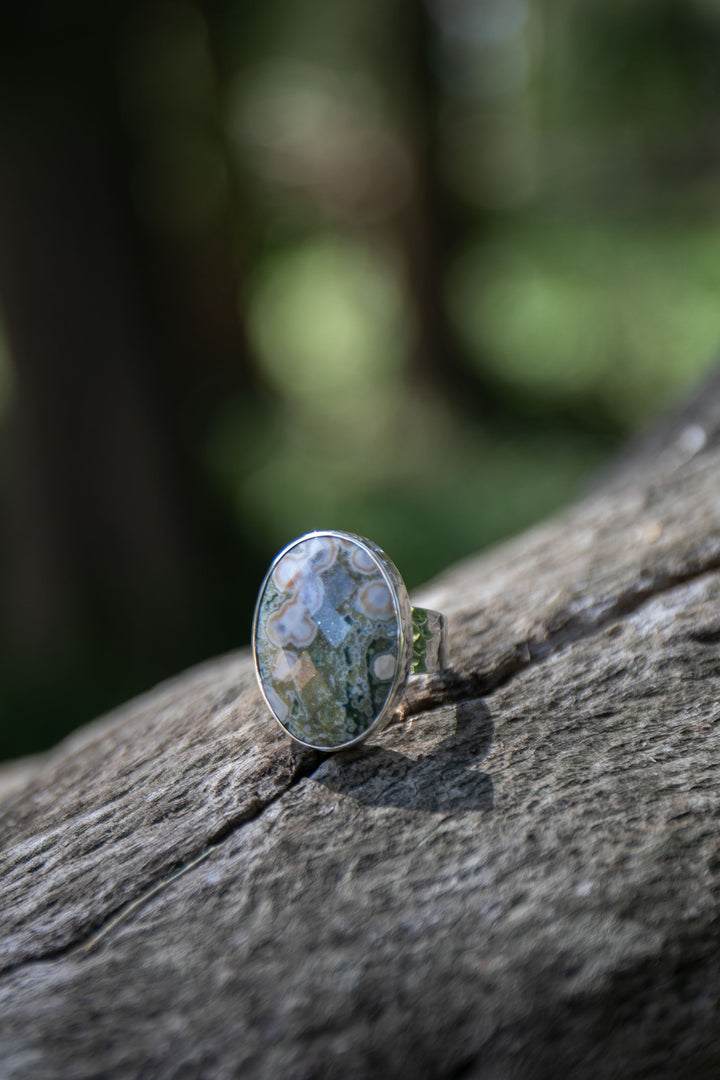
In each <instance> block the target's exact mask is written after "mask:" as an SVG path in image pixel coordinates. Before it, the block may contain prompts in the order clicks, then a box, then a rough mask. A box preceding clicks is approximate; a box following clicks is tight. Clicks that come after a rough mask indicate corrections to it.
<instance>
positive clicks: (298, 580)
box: [253, 531, 412, 750]
mask: <svg viewBox="0 0 720 1080" xmlns="http://www.w3.org/2000/svg"><path fill="white" fill-rule="evenodd" d="M253 651H254V654H255V665H256V669H257V673H258V679H259V682H260V687H261V689H262V692H263V695H264V697H265V700H266V702H267V704H268V706H269V708H270V710H271V711H272V713H273V715H274V716H275V718H276V719H277V720H278V722H279V723H280V724H281V725H282V727H283V728H284V729H285V731H286V732H287V733H288V734H289V735H290V736H292V738H293V739H295V740H296V741H297V742H300V743H302V744H304V745H306V746H311V747H314V748H316V749H320V750H339V749H341V748H342V747H345V746H350V745H352V744H353V743H356V742H360V741H361V740H362V739H364V738H366V737H367V736H368V735H369V734H370V733H371V732H373V731H377V730H380V729H381V728H382V726H383V725H384V723H385V722H386V721H387V719H389V717H390V715H392V712H393V709H394V708H395V706H396V705H397V702H398V699H399V696H400V694H401V692H402V687H403V685H404V683H405V680H406V678H407V676H408V673H409V670H410V665H411V660H412V656H411V653H412V619H411V609H410V601H409V599H408V595H407V590H406V588H405V585H404V583H403V581H402V578H401V577H400V574H399V573H398V571H397V569H396V568H395V566H394V565H393V563H392V562H391V561H390V559H389V558H388V557H387V555H385V553H384V552H383V551H381V549H380V548H378V547H377V545H375V544H373V543H372V542H371V541H369V540H365V539H363V538H362V537H359V536H355V535H353V534H352V533H344V532H334V531H327V532H313V533H308V534H307V535H305V536H301V537H299V539H297V540H294V541H293V543H292V544H290V545H289V546H288V547H286V548H285V549H284V550H283V551H281V552H280V554H279V555H278V556H277V557H276V558H275V560H274V561H273V563H272V565H271V567H270V570H269V571H268V574H267V576H266V578H265V581H264V582H263V585H262V587H261V590H260V595H259V597H258V603H257V607H256V610H255V619H254V622H253Z"/></svg>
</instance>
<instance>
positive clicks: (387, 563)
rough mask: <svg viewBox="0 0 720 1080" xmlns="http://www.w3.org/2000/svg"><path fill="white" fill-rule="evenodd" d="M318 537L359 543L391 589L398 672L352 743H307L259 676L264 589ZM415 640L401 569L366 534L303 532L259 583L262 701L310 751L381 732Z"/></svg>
mask: <svg viewBox="0 0 720 1080" xmlns="http://www.w3.org/2000/svg"><path fill="white" fill-rule="evenodd" d="M318 536H329V537H336V538H339V539H342V540H349V541H351V542H352V543H354V544H357V545H358V547H361V548H363V549H364V550H365V551H366V552H367V553H368V555H370V557H371V558H372V559H373V560H374V562H375V563H376V564H377V566H378V569H379V570H380V572H381V574H382V575H383V577H384V579H385V581H386V583H387V585H388V588H389V589H390V595H391V596H392V600H393V609H394V613H395V620H396V623H397V634H398V653H397V662H396V666H395V675H394V678H393V681H392V683H391V686H390V689H389V691H388V695H387V698H386V699H385V704H384V706H383V708H382V711H381V712H380V713H379V714H378V715H377V716H376V717H375V719H374V720H373V722H372V723H371V724H370V725H369V727H368V728H367V729H366V730H365V731H363V732H362V734H360V735H358V736H357V737H356V738H354V739H351V740H350V741H349V742H345V743H338V744H335V745H333V746H318V745H317V744H316V743H310V742H305V741H304V740H303V739H299V738H298V737H297V735H294V734H293V733H292V731H290V730H289V729H288V728H287V727H286V726H285V724H284V723H283V722H282V720H281V719H280V718H279V716H278V715H277V713H276V712H275V710H274V709H273V707H272V705H271V704H270V702H269V701H268V698H267V695H266V693H265V687H264V685H263V680H262V678H261V676H260V669H259V666H258V655H257V627H258V618H259V614H260V606H261V604H262V600H263V596H264V595H265V589H266V587H267V584H268V582H269V580H270V578H271V576H272V573H273V571H274V570H275V567H276V566H277V564H278V563H279V562H280V560H281V559H283V558H284V557H285V555H287V554H288V552H289V551H292V549H293V548H294V547H297V545H298V544H301V543H303V542H304V541H306V540H310V539H313V538H314V537H318ZM412 643H413V627H412V608H411V606H410V598H409V596H408V592H407V589H406V587H405V582H404V581H403V579H402V577H401V576H400V572H399V571H398V569H397V567H396V566H395V564H394V563H393V561H392V560H391V559H390V558H388V556H387V555H386V554H385V552H384V551H383V550H382V548H380V547H378V545H377V544H374V543H373V542H372V540H366V539H365V537H363V536H358V535H357V534H356V533H349V532H342V531H341V530H339V529H317V530H314V531H312V532H308V533H304V534H303V535H302V536H298V537H297V538H296V539H295V540H293V541H292V542H291V543H289V544H288V545H287V546H286V547H284V548H283V549H282V551H279V552H278V554H277V555H276V556H275V558H274V559H273V561H272V563H271V564H270V568H269V569H268V572H267V573H266V575H265V577H264V578H263V583H262V585H261V586H260V591H259V593H258V598H257V602H256V604H255V613H254V615H253V624H252V650H253V662H254V664H255V676H256V678H257V681H258V686H259V687H260V693H261V694H262V696H263V700H264V701H265V704H266V705H267V707H268V709H269V710H270V713H271V715H272V716H273V717H274V719H275V720H276V721H277V723H278V724H279V725H280V727H281V728H282V729H283V731H284V732H285V734H286V735H288V736H289V737H290V738H291V739H292V740H293V742H294V743H297V744H298V745H299V746H306V747H308V748H309V749H311V750H322V751H324V752H325V753H335V752H336V751H338V750H346V749H348V747H351V746H357V745H358V743H361V742H364V741H365V740H366V739H368V738H370V736H371V735H375V734H379V732H381V731H382V730H383V728H384V727H386V725H387V724H388V723H389V721H390V720H391V718H392V716H393V713H394V712H395V711H396V710H397V707H398V705H399V704H400V699H401V698H402V694H403V690H404V687H405V683H406V682H407V679H408V676H409V674H410V670H411V667H412Z"/></svg>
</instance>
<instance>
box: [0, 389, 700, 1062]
mask: <svg viewBox="0 0 720 1080" xmlns="http://www.w3.org/2000/svg"><path fill="white" fill-rule="evenodd" d="M416 600H417V601H418V602H420V603H423V604H426V605H428V606H432V607H435V608H438V609H440V610H443V611H445V612H446V613H447V614H448V615H449V617H450V622H451V645H450V655H451V659H452V671H451V672H449V673H448V674H447V675H446V676H443V677H436V678H433V679H425V680H424V681H423V680H421V681H420V683H419V684H418V685H417V686H416V687H415V688H414V690H413V693H412V695H411V697H410V699H409V704H408V709H407V714H406V716H405V717H404V718H403V719H402V720H401V721H399V722H398V723H397V724H395V725H394V726H393V727H392V728H390V729H388V730H387V731H386V732H385V733H384V734H383V735H382V736H380V737H378V739H377V740H376V741H375V743H374V744H373V745H365V746H363V747H361V748H358V749H356V750H354V751H352V752H346V753H343V754H341V755H338V756H334V757H323V756H322V755H319V754H314V753H301V754H296V755H294V754H293V752H292V750H291V746H290V743H289V742H288V741H287V740H286V739H285V738H284V737H283V736H282V735H281V734H280V733H279V731H278V730H276V728H275V726H274V724H273V723H271V722H270V721H269V719H268V717H267V715H266V712H265V709H264V707H263V705H262V703H261V699H260V696H259V694H258V691H257V689H256V687H255V681H254V676H253V671H252V666H251V661H250V658H249V656H248V653H247V652H246V651H243V652H241V653H238V654H235V655H231V656H228V657H224V658H221V659H219V660H217V661H215V662H212V663H208V664H205V665H203V666H202V667H199V668H197V669H194V670H192V671H189V672H187V673H185V674H183V675H180V676H179V677H177V678H176V679H174V680H172V681H170V682H168V683H166V684H165V685H163V686H160V687H159V688H158V689H156V690H154V691H153V692H151V693H149V694H147V695H146V696H144V697H142V698H139V699H138V700H136V701H133V702H131V703H130V704H128V705H127V706H125V707H123V708H121V709H119V710H118V711H117V712H115V713H114V714H112V715H111V716H109V717H106V718H104V719H102V720H99V721H98V722H97V723H95V724H93V725H91V726H90V727H88V728H87V729H85V730H84V731H81V732H80V733H78V734H76V735H74V736H73V737H71V738H70V739H68V740H67V741H66V742H65V743H63V744H62V745H60V746H59V747H58V748H57V749H56V750H55V751H54V752H52V753H51V754H49V755H47V756H46V757H44V758H43V759H42V760H39V761H37V762H33V761H30V762H26V763H24V764H23V765H21V766H18V767H17V768H11V769H9V770H6V771H5V772H4V774H2V776H1V777H0V784H1V785H2V786H1V787H0V796H1V797H2V802H1V803H0V829H1V835H2V847H1V851H2V856H1V858H2V863H1V869H2V873H1V877H0V900H1V903H0V919H1V926H0V965H1V967H2V974H1V975H0V1075H1V1076H2V1078H3V1080H10V1078H12V1080H18V1078H23V1080H24V1078H32V1080H36V1078H38V1080H53V1078H56V1077H57V1078H63V1080H69V1078H73V1080H74V1078H98V1077H100V1078H105V1077H107V1078H121V1077H123V1078H124V1077H128V1078H131V1077H132V1078H135V1077H137V1078H143V1080H146V1078H149V1080H155V1078H159V1080H162V1078H188V1080H193V1078H213V1080H214V1078H234V1077H242V1078H254V1077H261V1078H265V1077H268V1078H275V1077H282V1078H288V1080H303V1078H310V1077H331V1078H335V1077H337V1078H354V1080H359V1078H365V1077H380V1078H382V1077H412V1078H425V1077H427V1078H431V1077H454V1078H460V1077H463V1078H465V1077H468V1078H469V1077H483V1078H485V1077H487V1078H504V1077H523V1078H524V1077H543V1078H544V1077H562V1076H564V1075H567V1076H570V1077H582V1078H585V1077H613V1078H617V1077H619V1078H624V1077H647V1078H657V1077H673V1078H677V1077H692V1078H697V1077H700V1078H703V1077H707V1078H716V1077H718V1076H720V1009H719V1008H718V1004H719V1001H720V919H719V915H720V801H719V797H718V793H719V789H720V775H719V772H718V766H719V765H720V702H719V699H720V377H717V378H715V379H714V380H711V381H710V383H709V384H708V385H707V387H706V388H705V391H704V392H703V393H702V394H701V395H700V397H699V398H698V399H697V400H696V401H695V402H694V404H693V405H692V406H691V407H690V408H689V409H688V410H686V412H685V413H684V414H682V415H679V416H678V417H676V418H675V420H674V422H669V423H666V424H665V425H663V426H661V427H660V428H658V429H657V430H656V431H655V433H653V434H651V436H649V437H648V438H647V439H646V440H645V441H644V442H640V443H639V444H638V445H637V446H636V447H634V448H633V449H631V450H630V451H628V453H627V455H626V456H625V458H624V459H623V460H622V461H621V462H620V464H619V465H618V466H617V468H616V469H615V470H614V471H613V472H612V473H611V474H608V475H607V476H606V477H605V479H604V480H603V482H602V484H601V486H600V487H599V488H597V489H596V490H595V491H594V492H592V493H591V494H590V495H589V496H588V497H587V498H586V499H584V501H582V502H581V503H579V504H578V505H577V506H576V507H574V508H573V509H571V510H570V511H568V512H566V513H564V514H563V515H562V516H560V517H558V518H556V519H555V520H552V521H550V522H549V523H547V524H544V525H542V526H540V527H539V528H536V529H534V530H533V531H531V532H529V533H528V534H527V535H525V536H523V537H521V538H519V539H517V540H514V541H513V542H511V543H509V544H506V545H504V546H503V547H501V548H499V549H497V550H495V551H493V552H491V553H490V554H486V555H484V556H482V557H479V558H475V559H471V560H470V561H468V562H465V563H464V564H463V565H461V566H458V567H456V568H454V569H451V570H449V571H448V572H447V573H446V574H445V575H444V576H443V577H441V578H440V579H439V580H437V581H436V582H434V583H433V584H432V585H431V586H429V587H428V588H427V589H426V590H424V591H423V592H422V594H419V595H418V596H417V597H416Z"/></svg>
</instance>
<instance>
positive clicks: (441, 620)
mask: <svg viewBox="0 0 720 1080" xmlns="http://www.w3.org/2000/svg"><path fill="white" fill-rule="evenodd" d="M412 628H413V651H412V667H411V668H410V673H411V674H412V675H430V674H433V673H434V672H437V671H442V670H443V669H444V668H445V667H446V662H447V655H446V638H447V619H446V618H445V616H444V615H441V614H440V612H439V611H430V610H429V609H428V608H416V607H414V608H412Z"/></svg>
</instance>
